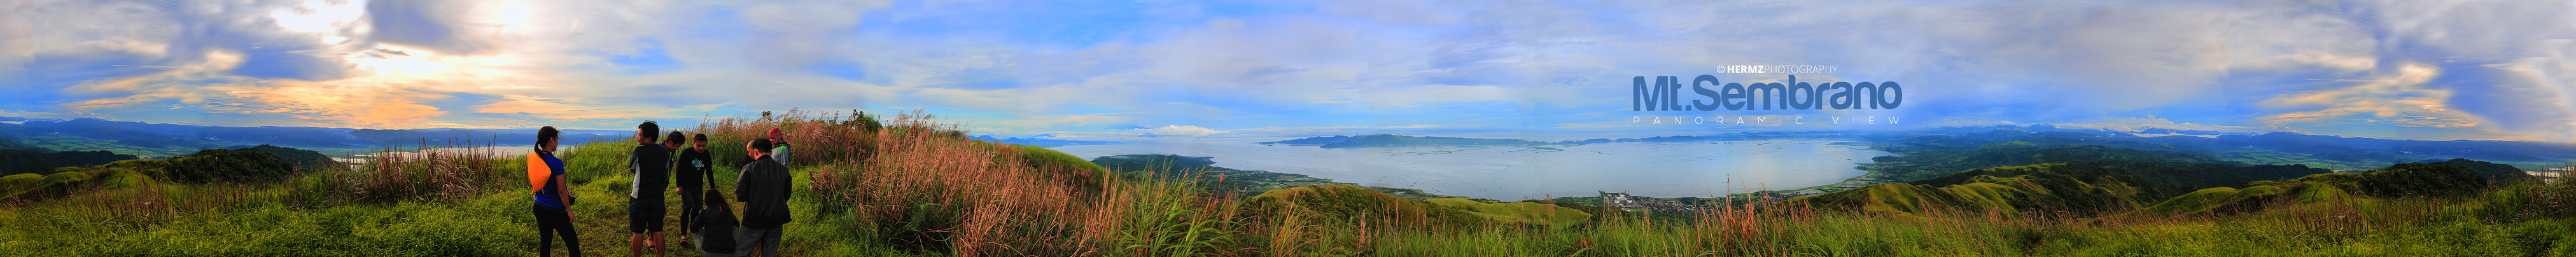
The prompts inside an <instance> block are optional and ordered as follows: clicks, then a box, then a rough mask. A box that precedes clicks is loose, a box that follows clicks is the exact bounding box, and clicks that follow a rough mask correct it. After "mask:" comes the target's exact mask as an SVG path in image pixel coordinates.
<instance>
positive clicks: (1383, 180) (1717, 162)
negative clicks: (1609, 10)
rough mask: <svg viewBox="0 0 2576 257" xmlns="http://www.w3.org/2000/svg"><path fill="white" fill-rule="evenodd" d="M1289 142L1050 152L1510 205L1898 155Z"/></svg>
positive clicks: (1747, 188) (1813, 146) (1710, 188)
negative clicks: (1194, 161)
mask: <svg viewBox="0 0 2576 257" xmlns="http://www.w3.org/2000/svg"><path fill="white" fill-rule="evenodd" d="M1286 139H1293V138H1204V139H1195V140H1185V141H1177V142H1166V143H1157V144H1127V145H1074V146H1060V147H1053V148H1049V149H1055V150H1057V151H1063V152H1065V153H1068V154H1073V155H1074V156H1080V157H1082V158H1083V159H1085V160H1089V159H1091V158H1097V157H1101V156H1111V155H1126V154H1174V155H1182V156H1205V157H1215V158H1214V159H1213V160H1214V161H1216V164H1215V166H1217V167H1226V168H1233V169H1241V170H1265V171H1271V172H1283V173H1296V174H1304V175H1308V176H1314V177H1318V178H1326V179H1332V180H1334V181H1339V182H1349V183H1358V184H1361V185H1370V186H1382V187H1394V188H1412V189H1421V190H1423V191H1426V192H1430V193H1434V194H1442V195H1455V196H1466V197H1476V198H1487V199H1496V200H1505V201H1513V200H1520V199H1542V198H1549V197H1566V196H1587V197H1588V196H1594V195H1596V190H1607V191H1610V192H1629V193H1632V194H1636V195H1639V196H1652V197H1708V196H1720V195H1725V194H1731V193H1745V192H1753V191H1760V190H1765V188H1766V187H1767V188H1768V189H1772V190H1778V189H1795V188H1804V187H1810V186H1819V185H1826V184H1833V183H1838V182H1842V180H1843V179H1847V178H1851V177H1857V176H1860V175H1862V174H1866V173H1867V172H1866V171H1862V170H1858V169H1854V168H1855V167H1856V166H1859V165H1857V164H1856V163H1865V162H1869V159H1870V158H1871V157H1878V156H1888V155H1894V154H1891V153H1888V152H1885V151H1877V150H1863V149H1862V148H1863V147H1861V146H1851V145H1832V143H1835V142H1836V141H1799V140H1775V141H1717V142H1686V143H1602V144H1584V145H1557V146H1426V147H1376V148H1340V149H1324V148H1321V147H1315V146H1287V145H1261V144H1258V143H1255V142H1263V141H1279V140H1286Z"/></svg>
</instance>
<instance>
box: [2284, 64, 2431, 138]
mask: <svg viewBox="0 0 2576 257" xmlns="http://www.w3.org/2000/svg"><path fill="white" fill-rule="evenodd" d="M2440 74H2441V71H2440V70H2438V69H2436V68H2434V67H2432V66H2428V65H2422V64H2407V65H2404V66H2403V67H2400V68H2398V69H2397V70H2396V72H2394V74H2386V75H2383V76H2379V77H2376V78H2374V79H2368V80H2362V81H2361V83H2359V84H2358V85H2352V86H2348V87H2343V88H2336V89H2325V90H2312V91H2305V92H2298V93H2291V94H2284V95H2280V96H2275V97H2273V98H2271V99H2265V100H2263V101H2261V102H2257V103H2256V104H2258V105H2261V106H2263V107H2267V108H2272V109H2283V110H2298V111H2291V112H2286V113H2278V114H2271V115H2264V116H2262V117H2260V118H2258V119H2262V120H2263V121H2264V122H2266V123H2271V124H2302V123H2308V124H2313V123H2327V122H2340V123H2364V124H2385V125H2393V126H2405V127H2433V128H2468V127H2476V126H2478V121H2477V117H2475V116H2471V115H2469V114H2468V113H2464V112H2460V111H2458V110H2452V109H2449V108H2443V107H2442V106H2443V105H2445V104H2447V101H2448V100H2449V99H2451V97H2452V94H2453V90H2450V89H2439V88H2430V87H2427V86H2426V85H2425V84H2426V83H2427V82H2430V81H2432V80H2433V78H2434V77H2435V76H2439V75H2440Z"/></svg>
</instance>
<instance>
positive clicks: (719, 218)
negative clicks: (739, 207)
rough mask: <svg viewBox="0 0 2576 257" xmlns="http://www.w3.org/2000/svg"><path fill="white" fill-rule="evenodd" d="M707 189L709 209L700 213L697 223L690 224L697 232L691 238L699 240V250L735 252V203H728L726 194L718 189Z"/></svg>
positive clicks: (705, 251) (706, 251)
mask: <svg viewBox="0 0 2576 257" xmlns="http://www.w3.org/2000/svg"><path fill="white" fill-rule="evenodd" d="M706 191H707V192H706V199H710V201H707V209H706V210H703V211H700V213H698V220H697V224H689V225H690V226H692V227H693V228H696V230H694V231H696V232H697V233H696V235H691V236H689V238H694V239H696V240H697V241H698V251H699V252H704V253H733V249H734V241H733V227H734V225H735V224H737V223H736V221H735V220H734V219H733V205H732V204H726V202H725V201H724V200H722V199H724V194H722V193H716V191H718V190H715V189H707V190H706Z"/></svg>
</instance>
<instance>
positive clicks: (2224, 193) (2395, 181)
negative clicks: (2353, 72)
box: [2140, 159, 2511, 215]
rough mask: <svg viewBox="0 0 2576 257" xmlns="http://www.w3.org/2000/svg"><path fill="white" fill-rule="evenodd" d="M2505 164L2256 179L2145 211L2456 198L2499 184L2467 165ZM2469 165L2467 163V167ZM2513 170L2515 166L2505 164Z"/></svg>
mask: <svg viewBox="0 0 2576 257" xmlns="http://www.w3.org/2000/svg"><path fill="white" fill-rule="evenodd" d="M2486 165H2501V164H2493V163H2487V162H2480V161H2474V160H2465V159H2453V160H2451V161H2446V162H2435V163H2400V164H2397V165H2391V166H2388V168H2384V169H2379V170H2372V171H2368V172H2361V173H2329V174H2316V175H2308V176H2306V177H2300V178H2298V179H2291V180H2286V181H2254V182H2247V183H2244V184H2242V185H2237V186H2234V187H2216V188H2208V189H2201V190H2199V191H2193V192H2191V193H2190V194H2185V195H2182V196H2179V197H2174V198H2172V199H2170V200H2166V201H2164V202H2161V203H2157V204H2156V205H2154V206H2150V207H2148V208H2146V209H2144V210H2140V211H2141V212H2142V213H2147V214H2158V215H2176V214H2229V213H2238V212H2245V211H2252V210H2260V209H2261V208H2264V207H2267V206H2274V205H2282V204H2300V203H2319V202H2326V201H2335V200H2346V199H2351V198H2364V197H2367V198H2374V199H2391V198H2401V197H2437V198H2450V197H2461V196H2469V195H2475V194H2478V193H2481V192H2486V191H2487V190H2488V189H2490V188H2493V186H2492V184H2494V182H2493V181H2490V180H2488V179H2487V177H2485V176H2482V174H2480V172H2477V171H2473V170H2471V169H2470V168H2467V167H2482V168H2492V167H2486ZM2464 166H2467V167H2464ZM2505 168H2511V166H2505Z"/></svg>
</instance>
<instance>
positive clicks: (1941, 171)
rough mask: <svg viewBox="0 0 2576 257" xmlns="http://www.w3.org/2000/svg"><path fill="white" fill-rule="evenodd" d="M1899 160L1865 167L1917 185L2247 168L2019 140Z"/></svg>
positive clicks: (1924, 151)
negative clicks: (2049, 167)
mask: <svg viewBox="0 0 2576 257" xmlns="http://www.w3.org/2000/svg"><path fill="white" fill-rule="evenodd" d="M1889 151H1890V152H1894V153H1897V154H1899V155H1895V156H1881V157H1877V158H1874V159H1872V161H1874V163H1870V164H1867V165H1865V166H1862V169H1865V170H1870V171H1871V172H1872V173H1875V174H1884V175H1885V176H1886V177H1887V179H1888V180H1891V181H1915V180H1924V179H1934V178H1940V177H1942V176H1949V175H1951V174H1958V173H1960V172H1964V171H1968V170H1975V169H1984V168H1992V167H2002V166H2015V165H2030V164H2041V163H2104V164H2114V165H2117V164H2130V163H2215V164H2226V165H2242V164H2240V163H2234V162H2229V161H2223V160H2219V159H2217V158H2213V157H2210V156H2209V155H2205V154H2200V153H2192V152H2180V151H2157V150H2139V149H2133V148H2127V147H2117V146H2103V145H2057V146H2048V145H2045V144H2042V143H2041V142H2036V141H2027V140H2015V141H2007V142H2001V143H1993V144H1985V145H1981V146H1976V147H1973V148H1968V149H1958V150H1953V149H1946V148H1927V147H1897V148H1893V149H1889Z"/></svg>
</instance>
